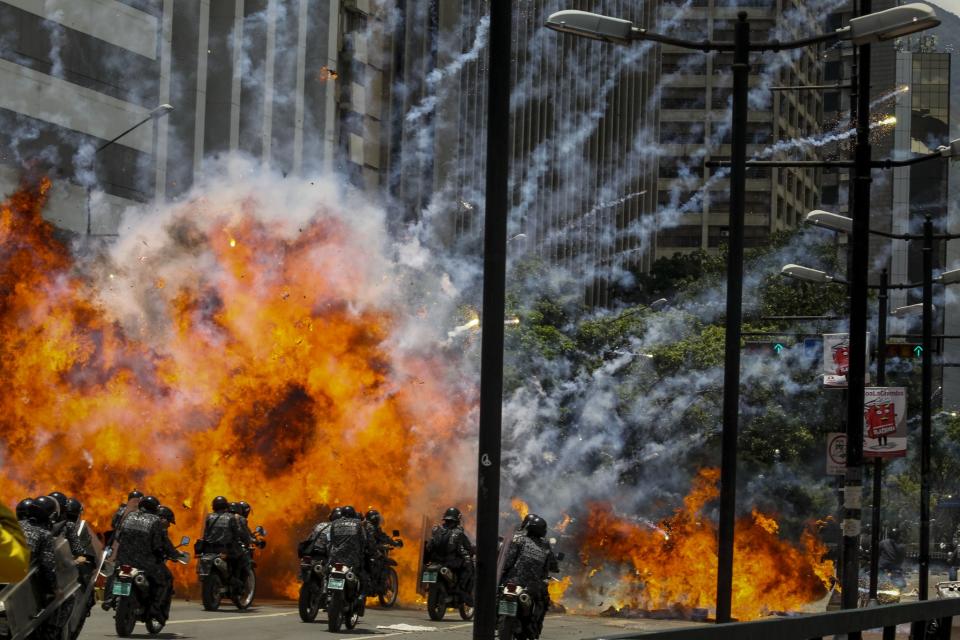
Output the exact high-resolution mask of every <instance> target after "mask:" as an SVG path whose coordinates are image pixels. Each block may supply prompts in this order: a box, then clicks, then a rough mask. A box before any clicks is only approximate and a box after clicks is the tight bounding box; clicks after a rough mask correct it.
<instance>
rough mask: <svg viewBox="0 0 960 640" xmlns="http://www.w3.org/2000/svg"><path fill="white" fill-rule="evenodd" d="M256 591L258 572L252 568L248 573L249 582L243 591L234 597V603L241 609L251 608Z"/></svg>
mask: <svg viewBox="0 0 960 640" xmlns="http://www.w3.org/2000/svg"><path fill="white" fill-rule="evenodd" d="M256 592H257V574H256V573H254V572H253V569H250V573H248V574H247V583H246V584H245V585H244V586H243V593H242V594H240V595H239V596H234V597H233V604H235V605H236V606H237V609H240V611H243V610H244V609H249V608H250V605H252V604H253V596H254V594H256Z"/></svg>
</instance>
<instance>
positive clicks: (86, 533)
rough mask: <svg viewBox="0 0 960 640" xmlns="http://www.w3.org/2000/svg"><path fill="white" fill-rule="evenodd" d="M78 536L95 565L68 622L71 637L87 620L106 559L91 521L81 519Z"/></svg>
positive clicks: (87, 577)
mask: <svg viewBox="0 0 960 640" xmlns="http://www.w3.org/2000/svg"><path fill="white" fill-rule="evenodd" d="M77 538H79V539H80V544H81V545H82V546H83V550H84V555H85V556H88V557H90V558H93V559H94V560H93V561H94V566H93V567H92V571H89V572H87V574H86V576H85V577H86V580H85V581H84V583H82V585H81V588H80V592H79V593H78V594H77V601H76V603H75V604H74V606H73V611H72V612H71V614H70V620H69V622H68V623H67V629H68V631H69V633H70V635H69V637H71V638H72V637H74V635H75V634H76V632H77V631H78V630H79V629H80V627H81V626H83V623H84V622H85V618H86V617H87V612H88V611H89V610H90V607H89V606H88V605H92V602H93V590H94V588H95V586H96V584H97V576H99V575H100V571H101V570H102V569H103V564H104V561H105V560H106V554H105V553H104V549H103V544H102V543H101V542H100V539H99V538H98V537H97V536H96V535H94V533H93V531H92V530H91V529H90V523H89V522H87V521H86V520H83V521H81V522H80V526H78V527H77Z"/></svg>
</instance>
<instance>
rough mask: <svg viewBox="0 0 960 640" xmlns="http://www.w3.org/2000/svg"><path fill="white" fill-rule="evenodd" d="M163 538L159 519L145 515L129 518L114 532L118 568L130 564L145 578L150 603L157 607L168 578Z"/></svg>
mask: <svg viewBox="0 0 960 640" xmlns="http://www.w3.org/2000/svg"><path fill="white" fill-rule="evenodd" d="M165 537H166V536H165V535H164V533H163V525H162V524H161V523H160V518H159V517H158V516H156V515H154V514H152V513H147V512H145V511H137V512H134V513H131V514H130V515H128V516H127V517H126V518H124V520H123V524H122V525H120V530H119V531H117V542H118V543H119V546H118V549H117V560H116V563H117V565H118V566H119V565H122V564H129V565H132V566H134V567H136V568H137V569H140V570H141V571H143V572H144V573H146V574H147V578H149V580H150V600H151V602H152V603H154V604H159V598H160V595H161V594H162V593H163V590H164V589H165V588H166V584H167V576H169V572H168V571H166V567H164V566H163V561H162V560H161V558H162V557H163V555H162V554H163V539H164V538H165ZM158 609H159V607H158ZM163 621H166V618H164V620H163Z"/></svg>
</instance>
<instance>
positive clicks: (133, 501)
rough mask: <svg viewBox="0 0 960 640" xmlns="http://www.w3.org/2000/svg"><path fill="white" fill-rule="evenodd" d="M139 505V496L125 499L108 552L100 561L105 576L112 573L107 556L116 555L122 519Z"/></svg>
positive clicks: (112, 556)
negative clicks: (125, 503) (125, 504)
mask: <svg viewBox="0 0 960 640" xmlns="http://www.w3.org/2000/svg"><path fill="white" fill-rule="evenodd" d="M139 507H140V498H130V500H129V501H127V506H126V508H125V509H124V510H123V515H122V516H120V522H119V523H118V524H117V528H116V530H115V531H114V532H113V540H112V541H111V542H110V553H108V554H104V555H103V559H104V560H103V561H102V562H101V565H102V566H101V572H103V575H105V576H108V577H109V576H111V575H113V563H112V562H110V561H109V558H116V557H117V533H118V532H119V531H120V527H122V526H123V521H124V520H126V519H127V516H128V515H130V514H131V513H133V512H134V511H136V510H137V509H138V508H139Z"/></svg>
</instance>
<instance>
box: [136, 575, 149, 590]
mask: <svg viewBox="0 0 960 640" xmlns="http://www.w3.org/2000/svg"><path fill="white" fill-rule="evenodd" d="M133 583H134V584H135V585H137V586H138V587H145V586H147V577H146V576H136V577H134V579H133Z"/></svg>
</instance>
